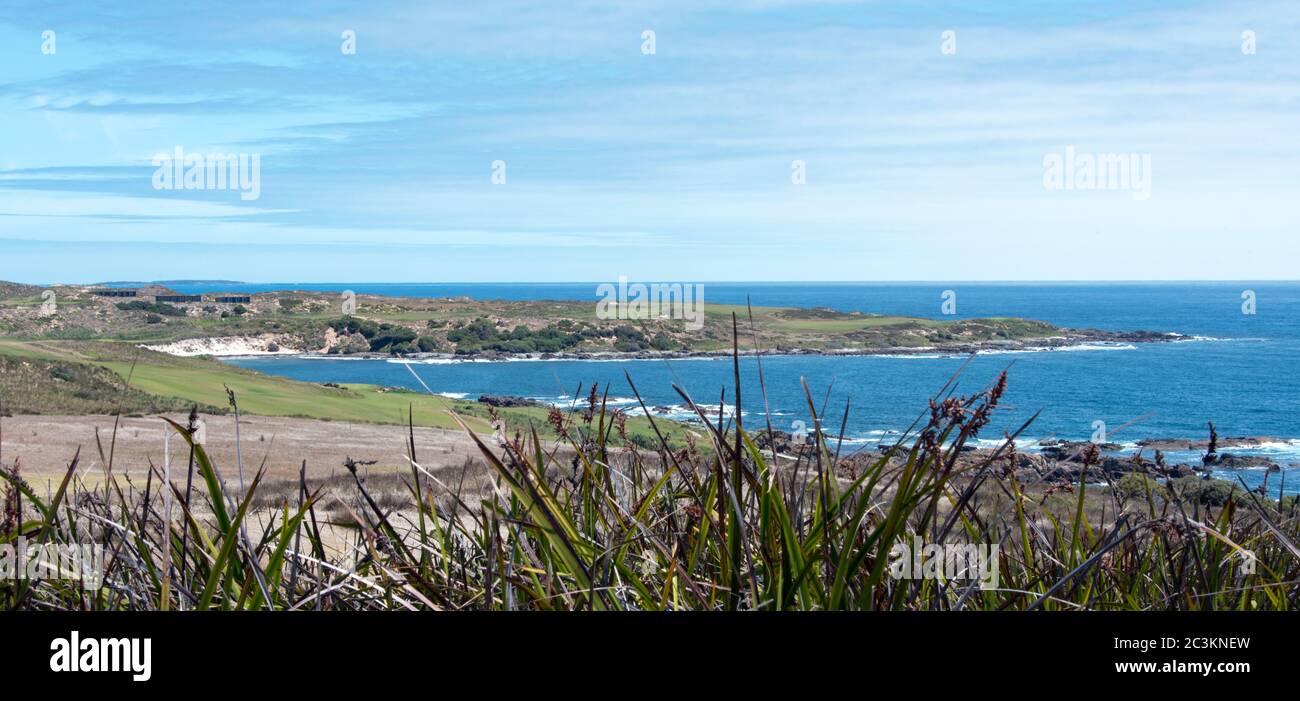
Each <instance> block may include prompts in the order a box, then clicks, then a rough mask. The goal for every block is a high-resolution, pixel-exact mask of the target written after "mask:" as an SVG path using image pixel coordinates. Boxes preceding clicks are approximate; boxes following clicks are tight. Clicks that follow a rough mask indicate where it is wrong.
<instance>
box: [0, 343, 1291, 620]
mask: <svg viewBox="0 0 1300 701" xmlns="http://www.w3.org/2000/svg"><path fill="white" fill-rule="evenodd" d="M734 362H735V364H736V388H735V390H733V391H734V393H735V394H734V397H733V398H732V399H730V401H726V400H725V397H724V400H723V401H720V402H719V404H717V405H714V406H711V407H707V408H706V407H705V406H702V405H700V404H697V403H696V402H695V401H694V400H693V399H692V398H691V397H690V396H688V395H687V393H686V392H685V391H683V390H682V389H681V388H677V391H678V393H679V394H681V396H682V398H683V400H684V401H685V402H686V404H687V405H688V406H689V407H691V408H692V410H693V411H694V412H695V413H696V415H697V417H698V419H699V422H700V424H701V426H702V430H701V433H700V434H699V438H698V439H697V440H695V441H694V442H692V444H691V445H690V446H689V447H687V448H686V449H679V450H675V451H674V450H673V449H672V448H671V447H669V444H668V442H667V441H665V440H663V436H662V433H661V432H660V426H659V425H657V424H656V425H655V429H654V430H655V432H656V434H659V435H660V439H661V445H660V447H659V449H658V450H646V449H643V448H639V447H637V446H636V445H635V444H634V443H631V442H625V445H622V446H618V447H616V446H614V445H613V444H612V443H613V441H611V440H610V438H611V436H613V435H616V434H618V433H620V432H621V431H622V429H623V424H622V421H623V415H622V414H620V413H619V412H611V411H609V410H607V408H606V405H605V398H604V396H601V395H600V394H598V393H597V390H596V388H595V387H594V386H593V387H592V388H590V394H589V396H588V398H587V401H586V402H585V405H583V406H581V408H573V409H571V410H570V411H568V412H562V411H560V410H555V411H553V412H552V413H551V416H550V419H549V421H550V423H551V424H552V426H553V428H554V429H555V430H556V432H557V433H558V434H559V435H560V437H561V439H560V441H558V442H555V443H547V442H544V441H542V440H541V439H540V438H539V437H538V433H537V431H536V430H533V431H530V432H528V433H523V432H520V433H516V434H515V435H513V436H504V435H497V436H494V437H492V438H484V437H481V436H478V435H476V434H473V433H472V432H471V433H470V435H471V437H472V438H473V440H474V441H475V442H476V443H477V445H478V447H479V449H480V451H481V453H482V459H483V461H484V462H485V463H486V466H487V468H488V474H489V475H490V479H489V480H487V484H485V485H483V488H482V489H480V488H479V486H477V485H469V486H466V485H465V484H464V483H463V479H464V476H463V475H453V474H448V473H447V471H443V473H442V474H440V475H436V474H433V473H431V472H429V471H427V470H425V469H424V468H423V467H422V466H421V465H420V458H419V455H418V454H417V451H416V445H415V439H414V433H413V431H412V432H410V433H408V435H406V436H402V440H403V441H404V442H406V443H407V448H406V450H407V455H408V458H409V463H410V465H409V470H407V471H404V473H403V474H402V485H403V487H404V489H405V490H406V491H407V492H408V493H409V496H410V499H409V500H408V501H407V502H405V504H404V505H402V504H394V502H393V500H391V499H384V498H376V495H375V494H374V493H372V490H371V488H370V487H369V486H368V484H369V485H371V486H373V484H374V482H373V481H370V480H367V479H366V474H365V473H366V469H365V463H362V462H358V461H355V460H353V459H351V458H348V459H347V460H346V461H344V463H343V464H344V466H345V467H346V468H347V470H348V473H349V477H350V484H349V485H348V488H349V490H350V491H351V494H347V495H339V494H338V493H337V492H338V488H337V486H335V487H334V488H333V489H334V490H335V491H334V492H332V493H327V492H326V491H325V487H320V486H318V487H316V488H312V487H311V486H310V484H311V481H310V480H308V479H307V476H306V472H307V470H306V468H307V466H306V465H305V464H304V465H303V470H302V472H301V473H300V479H299V483H298V485H297V488H296V489H294V490H292V491H290V492H289V493H288V494H283V495H280V496H279V498H278V503H277V504H276V506H274V507H272V508H267V507H266V506H265V498H261V499H259V496H258V495H259V489H261V488H263V486H264V478H265V471H264V470H257V471H254V472H252V477H251V479H250V480H249V481H248V484H247V488H246V489H242V490H240V489H232V488H231V486H230V485H228V484H227V482H226V481H225V480H224V479H223V477H222V475H221V473H220V471H219V470H218V466H217V465H215V464H213V462H212V461H211V460H210V459H209V457H208V455H207V454H206V452H205V451H204V449H203V447H202V446H201V445H199V444H197V443H195V442H194V441H193V434H194V431H193V423H192V422H191V425H190V426H184V425H181V424H178V423H173V424H172V425H173V428H174V430H175V432H176V434H177V436H179V437H180V439H181V442H183V450H181V451H178V453H177V454H176V457H177V458H184V459H183V460H180V459H177V460H175V461H172V460H170V459H169V460H168V461H167V463H166V464H165V465H164V466H162V468H158V467H154V466H151V468H150V471H149V473H148V479H147V482H146V484H145V485H144V486H143V489H142V490H141V489H140V487H139V485H134V486H133V488H132V489H130V490H128V491H125V492H124V489H123V483H122V482H123V480H122V479H121V478H120V477H119V476H117V475H114V474H113V473H112V468H111V465H112V444H111V443H110V445H109V446H108V448H107V452H105V448H104V447H103V446H99V450H100V458H101V464H103V465H106V466H108V467H107V468H105V479H104V481H103V483H102V487H97V488H89V487H87V486H85V485H84V483H82V482H81V480H80V477H79V470H78V464H79V459H73V460H72V462H71V464H70V465H69V467H68V471H67V475H66V477H65V478H64V479H63V481H62V484H61V485H60V486H59V488H58V490H57V492H55V493H54V494H53V495H52V496H49V497H48V498H40V497H39V495H37V494H36V493H34V491H33V490H32V489H30V488H29V487H28V486H27V485H26V484H25V483H24V482H23V481H22V479H21V477H20V476H19V475H18V474H17V470H16V469H13V470H10V471H9V472H8V473H7V474H6V477H7V481H8V482H9V490H8V494H9V497H8V501H7V502H6V504H7V505H8V506H9V513H10V518H9V523H7V524H6V525H5V526H4V527H5V530H4V532H3V534H0V542H12V541H14V540H15V538H16V537H17V536H19V535H22V536H24V537H26V538H27V539H30V540H32V541H34V542H37V543H85V542H98V543H102V544H103V545H104V546H105V548H106V549H107V551H108V560H109V562H108V568H107V573H106V580H105V583H104V585H103V586H102V587H100V588H98V589H95V590H92V591H86V590H84V589H82V588H81V587H80V586H79V584H78V583H77V582H74V581H57V580H41V581H35V582H33V581H11V582H0V604H3V606H4V607H5V608H20V609H93V610H101V609H128V610H152V609H173V610H175V609H186V610H190V609H241V610H257V609H276V610H284V609H299V610H301V609H307V610H322V609H324V610H339V609H375V610H381V609H382V610H388V609H506V610H518V609H560V610H701V609H702V610H738V609H758V610H815V609H832V610H833V609H868V610H959V609H966V610H1030V609H1048V610H1074V609H1101V610H1106V609H1246V610H1252V609H1257V610H1279V609H1294V608H1296V605H1297V601H1298V600H1300V597H1298V594H1297V587H1298V585H1300V571H1298V569H1297V562H1300V557H1298V556H1300V551H1297V547H1296V541H1297V540H1298V539H1300V525H1298V524H1300V518H1298V517H1297V513H1296V511H1295V505H1294V500H1292V503H1291V504H1290V505H1289V506H1286V507H1282V506H1279V504H1278V502H1275V501H1269V500H1265V499H1257V498H1255V497H1254V495H1251V494H1246V493H1242V494H1236V495H1234V497H1233V498H1229V499H1228V501H1227V503H1226V504H1225V505H1223V506H1222V507H1218V508H1215V507H1206V506H1202V505H1200V504H1199V503H1195V502H1194V501H1193V502H1190V503H1189V502H1188V501H1187V500H1184V499H1180V498H1179V495H1177V494H1175V493H1172V492H1171V490H1172V489H1173V487H1172V486H1162V485H1160V484H1159V483H1156V482H1154V481H1153V482H1150V483H1146V482H1144V484H1148V487H1147V488H1146V489H1145V492H1144V493H1142V494H1139V495H1138V496H1137V497H1132V496H1131V495H1128V496H1125V495H1122V494H1121V493H1120V491H1119V490H1117V489H1114V488H1113V487H1112V486H1110V485H1106V486H1097V485H1089V484H1087V483H1086V482H1085V481H1084V480H1083V479H1082V478H1081V479H1080V481H1079V482H1078V483H1075V484H1063V485H1056V486H1053V487H1051V488H1050V489H1047V490H1045V491H1044V490H1041V489H1040V490H1038V491H1037V492H1033V491H1032V490H1028V489H1027V488H1026V485H1022V484H1020V482H1019V481H1018V480H1017V478H1016V476H1015V475H1016V473H1015V470H1014V469H1009V468H1010V466H1013V465H1015V464H1016V456H1015V452H1014V442H1013V439H1014V438H1015V435H1018V433H1017V434H1013V435H1011V436H1007V440H1006V441H1005V442H1004V444H1003V447H1002V448H1001V449H999V450H997V451H993V452H992V454H990V455H988V456H986V457H985V458H982V459H980V460H977V461H974V462H971V461H962V460H959V459H958V458H959V455H960V454H961V453H962V451H963V448H964V447H965V446H967V445H968V444H971V443H972V441H973V440H974V439H975V438H976V437H977V436H978V435H979V434H980V431H981V430H982V429H984V428H985V426H986V425H987V423H988V422H989V419H990V416H991V415H992V412H993V411H994V410H995V409H996V407H997V404H998V402H999V400H1000V398H1001V396H1002V394H1003V391H1004V390H1005V387H1006V381H1007V378H1006V374H1005V373H1004V374H1003V375H1002V376H1001V377H1000V378H999V380H998V382H997V383H996V384H994V385H993V386H991V387H989V388H987V389H986V390H984V391H982V392H978V393H976V394H974V395H972V396H967V397H958V396H955V395H954V393H953V387H954V383H953V382H951V381H950V382H949V384H948V386H945V387H944V388H943V389H942V390H940V392H939V393H938V395H937V396H936V397H935V398H934V399H933V400H932V401H931V406H930V408H929V411H928V412H926V413H923V414H922V415H921V416H920V418H918V420H917V422H916V424H915V425H914V426H913V427H912V428H911V429H910V430H909V431H908V432H907V433H906V435H905V436H904V437H903V438H902V439H900V440H899V442H898V443H897V444H896V445H894V446H893V447H892V448H891V449H890V450H888V451H887V452H885V453H883V454H880V455H872V456H870V457H869V458H867V457H864V456H862V455H858V456H854V457H853V458H852V459H849V458H847V457H845V456H842V455H841V442H840V441H839V440H838V438H837V437H835V436H834V435H832V434H831V433H830V432H826V431H823V430H822V429H821V427H822V424H823V418H822V417H821V416H819V412H818V409H817V407H816V404H815V402H814V401H813V400H812V397H811V394H810V393H808V392H807V391H806V388H805V394H806V396H808V410H809V412H810V413H811V414H812V415H813V417H814V427H815V430H814V432H813V437H814V439H815V445H814V448H813V449H811V450H807V451H804V452H803V453H801V454H800V455H798V456H779V455H776V454H775V453H774V452H772V451H765V450H763V449H760V447H759V446H758V444H757V443H756V441H755V439H754V436H755V433H751V430H750V427H746V426H744V425H743V424H742V421H741V416H742V415H741V412H740V407H741V404H742V402H741V397H740V396H739V394H740V393H739V361H738V358H737V359H736V360H735V361H734ZM760 376H761V366H760ZM628 382H629V384H631V382H632V380H631V378H630V377H628ZM633 391H634V392H635V391H636V389H635V386H634V385H633ZM764 391H765V389H764ZM637 396H638V398H639V396H640V395H639V393H638V394H637ZM232 401H233V397H232ZM642 408H643V409H644V408H645V406H644V403H643V404H642ZM646 414H647V416H649V415H650V413H649V412H646ZM652 422H653V418H652ZM1025 425H1026V426H1027V425H1028V423H1026V424H1025ZM766 428H767V429H768V430H769V432H770V426H768V427H766ZM1024 428H1025V427H1024V426H1022V427H1021V429H1020V430H1021V431H1023V430H1024ZM466 430H467V431H468V429H466ZM181 442H178V444H180V443H181ZM1095 459H1096V456H1095V454H1092V455H1086V456H1085V461H1094V460H1095ZM236 467H237V468H238V469H239V470H240V471H241V472H242V469H243V466H242V464H241V465H239V466H236ZM229 470H230V468H229V466H228V471H229ZM1085 472H1086V470H1083V471H1081V474H1083V473H1085ZM1063 494H1064V495H1066V496H1065V497H1062V495H1063ZM340 496H342V497H343V498H340ZM1061 498H1069V499H1072V502H1071V503H1072V508H1070V509H1067V513H1066V515H1065V516H1064V517H1062V516H1060V515H1058V514H1057V513H1056V512H1053V511H1052V510H1050V509H1046V508H1042V507H1043V505H1044V503H1045V502H1046V500H1048V499H1058V500H1059V499H1061ZM327 501H329V504H328V505H327V504H326V503H325V502H327ZM1097 501H1100V502H1101V504H1102V509H1103V511H1105V512H1107V513H1109V514H1110V515H1109V516H1104V517H1102V518H1099V519H1095V520H1090V518H1089V516H1088V513H1089V511H1090V509H1089V508H1086V507H1087V506H1088V505H1089V504H1091V506H1092V507H1093V508H1092V510H1094V511H1095V508H1096V502H1097ZM381 502H382V503H381ZM254 504H260V505H259V506H251V505H254ZM327 506H328V508H327ZM15 508H16V509H17V511H16V513H17V514H18V515H15V511H14V509H15ZM340 511H343V512H346V513H347V516H348V518H346V519H342V520H341V522H340V520H339V519H337V518H335V516H334V515H332V514H337V513H339V512H340ZM22 514H30V515H31V518H27V517H26V516H22ZM24 519H25V520H24ZM1094 521H1095V522H1094ZM344 526H346V527H344ZM340 531H341V532H342V533H343V534H344V535H343V536H341V537H334V538H331V537H330V535H329V534H330V533H338V532H340ZM900 542H902V543H908V544H912V543H915V542H921V543H927V544H954V545H963V544H973V545H997V546H999V547H998V550H997V564H998V572H999V582H998V585H997V587H996V588H992V589H983V588H980V586H979V582H978V581H975V580H971V579H961V578H948V579H946V578H943V577H940V578H932V579H899V578H895V577H893V576H892V575H891V567H890V564H891V562H893V561H894V559H895V558H894V557H893V556H891V551H892V549H893V548H894V546H895V545H896V544H898V543H900ZM1247 553H1249V554H1247ZM1252 565H1253V566H1252Z"/></svg>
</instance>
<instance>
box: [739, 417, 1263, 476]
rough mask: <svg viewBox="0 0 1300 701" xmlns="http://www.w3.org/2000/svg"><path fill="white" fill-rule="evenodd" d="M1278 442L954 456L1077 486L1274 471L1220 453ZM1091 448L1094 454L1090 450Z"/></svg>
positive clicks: (783, 443)
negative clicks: (1173, 458) (1169, 455)
mask: <svg viewBox="0 0 1300 701" xmlns="http://www.w3.org/2000/svg"><path fill="white" fill-rule="evenodd" d="M771 435H772V436H773V439H769V438H768V432H767V430H766V429H763V430H760V431H758V432H757V433H756V434H755V438H754V442H755V444H756V445H757V446H758V447H759V449H760V450H765V451H768V450H772V449H773V448H775V450H776V452H777V453H778V454H780V455H784V456H788V457H794V458H797V457H799V456H801V455H804V454H808V453H810V452H811V451H813V450H815V448H814V443H813V438H812V436H803V437H801V438H796V437H794V436H792V435H791V434H789V433H786V432H784V431H780V430H774V431H772V434H771ZM1278 442H1282V439H1278V438H1269V437H1264V436H1247V437H1233V438H1220V439H1219V442H1218V447H1219V448H1220V451H1219V452H1215V453H1207V454H1206V455H1205V457H1203V458H1202V459H1201V461H1200V462H1198V463H1189V462H1180V463H1172V464H1171V463H1170V462H1169V461H1168V460H1167V459H1166V456H1165V455H1164V450H1162V449H1160V448H1156V447H1153V446H1167V447H1169V449H1171V450H1180V451H1181V450H1188V449H1190V450H1197V449H1198V448H1197V446H1199V449H1200V450H1204V449H1205V447H1206V446H1207V445H1208V441H1197V440H1183V439H1151V440H1146V441H1138V445H1139V446H1140V447H1141V448H1142V450H1140V451H1139V452H1138V453H1136V454H1123V453H1121V452H1120V451H1121V449H1122V448H1121V446H1120V445H1118V444H1115V443H1101V444H1093V443H1090V442H1088V441H1066V440H1052V439H1049V440H1044V441H1040V442H1039V443H1038V445H1037V448H1036V449H1034V450H1025V449H1018V450H1015V451H1007V450H1002V451H998V450H997V449H993V448H976V447H973V446H966V447H965V448H963V450H962V451H961V453H960V454H959V455H958V457H957V465H958V467H971V466H976V465H980V464H983V463H984V462H985V461H987V460H989V459H990V458H992V457H994V456H995V455H997V461H1000V462H1002V463H1003V465H1004V468H1003V469H1004V470H1005V471H1012V468H1011V464H1010V463H1011V462H1012V460H1013V457H1012V456H1013V455H1014V463H1015V465H1014V469H1013V471H1014V473H1015V476H1016V478H1017V479H1018V480H1019V481H1020V482H1022V483H1027V484H1028V483H1036V482H1046V483H1072V484H1073V483H1077V482H1078V481H1079V480H1080V478H1082V479H1084V481H1086V482H1090V483H1104V482H1111V481H1115V480H1117V479H1120V478H1122V477H1123V476H1125V475H1128V474H1141V475H1146V476H1149V477H1152V478H1157V479H1179V478H1184V477H1193V476H1200V477H1207V478H1208V477H1209V475H1210V473H1211V472H1213V471H1216V470H1245V469H1249V470H1260V469H1262V470H1267V471H1268V472H1280V471H1281V470H1282V469H1283V468H1282V465H1279V464H1278V463H1277V462H1275V461H1273V460H1270V459H1269V458H1268V457H1266V456H1260V455H1243V454H1239V453H1232V452H1226V451H1225V450H1223V449H1225V448H1236V449H1247V450H1248V449H1250V448H1252V447H1258V446H1260V445H1263V444H1265V443H1278ZM891 447H892V444H889V443H881V444H880V445H878V446H877V447H876V448H875V450H869V449H868V450H861V451H858V452H856V453H853V454H852V455H849V456H847V457H846V458H845V460H846V461H847V462H848V463H849V464H850V465H852V464H854V463H858V462H862V461H872V460H876V459H878V458H879V456H881V455H883V454H885V453H888V452H889V450H890V448H891ZM1094 447H1095V451H1093V450H1091V449H1092V448H1094Z"/></svg>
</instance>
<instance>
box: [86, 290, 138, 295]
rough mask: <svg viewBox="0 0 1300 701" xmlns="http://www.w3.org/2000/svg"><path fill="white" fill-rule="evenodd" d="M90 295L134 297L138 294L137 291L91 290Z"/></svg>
mask: <svg viewBox="0 0 1300 701" xmlns="http://www.w3.org/2000/svg"><path fill="white" fill-rule="evenodd" d="M90 293H91V294H93V295H95V296H96V297H135V296H137V295H138V294H139V291H138V290H117V289H113V290H91V291H90Z"/></svg>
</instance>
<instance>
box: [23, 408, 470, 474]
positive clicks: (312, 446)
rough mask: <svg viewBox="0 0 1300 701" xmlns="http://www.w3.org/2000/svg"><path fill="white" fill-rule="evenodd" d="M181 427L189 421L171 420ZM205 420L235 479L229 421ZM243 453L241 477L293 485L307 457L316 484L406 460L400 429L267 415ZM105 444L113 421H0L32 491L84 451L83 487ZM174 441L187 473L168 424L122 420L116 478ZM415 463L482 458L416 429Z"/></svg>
mask: <svg viewBox="0 0 1300 701" xmlns="http://www.w3.org/2000/svg"><path fill="white" fill-rule="evenodd" d="M169 418H171V419H172V420H174V421H176V422H178V423H181V424H184V423H185V421H186V417H185V416H182V415H179V414H178V415H174V416H170V417H169ZM201 418H202V419H203V421H204V422H205V433H206V443H205V447H206V448H207V450H208V453H209V454H210V455H211V456H212V458H213V460H214V461H215V462H216V464H217V468H218V469H219V470H220V471H221V473H222V476H223V477H224V478H225V479H226V480H227V481H233V480H234V479H236V476H237V474H238V465H237V463H236V456H235V419H234V416H206V415H205V416H202V417H201ZM239 430H240V434H241V447H242V451H243V460H244V474H245V476H246V478H249V479H251V477H252V475H253V474H254V473H255V472H256V471H257V468H258V466H259V465H261V464H262V462H263V460H265V462H266V466H267V469H268V476H267V477H268V479H271V480H280V479H288V480H296V479H297V477H298V469H299V467H300V466H301V464H302V461H303V460H304V459H305V460H306V461H307V474H308V476H309V477H314V478H327V477H330V476H331V475H336V474H342V473H344V470H343V461H344V459H345V458H348V457H351V458H353V459H354V460H357V461H363V460H366V461H368V460H376V461H378V463H377V464H376V465H374V466H373V467H370V468H369V469H370V470H371V471H383V470H389V469H401V470H409V469H410V464H409V463H408V462H407V461H406V458H405V455H406V443H407V437H408V436H407V430H406V428H405V427H402V426H376V425H371V424H350V423H343V422H337V421H315V420H311V419H289V418H279V417H266V416H244V417H242V418H241V419H240V426H239ZM97 432H98V436H99V442H100V443H101V444H102V445H103V452H104V455H108V453H109V445H110V442H111V441H112V437H113V417H112V416H30V415H19V416H13V417H5V418H0V461H3V462H4V463H5V464H9V463H12V462H13V461H14V459H15V458H17V459H20V460H21V462H22V474H23V476H24V477H25V478H26V479H27V480H28V481H29V482H30V483H31V484H32V485H33V487H38V486H42V485H43V484H44V482H45V479H46V478H48V479H53V480H54V481H55V484H56V486H57V482H58V479H59V478H60V477H62V475H63V473H64V472H65V471H66V470H67V467H68V463H69V462H70V461H71V460H72V457H73V455H75V454H76V452H77V448H78V447H80V448H81V463H80V465H81V471H82V474H83V475H84V478H85V479H86V480H88V481H95V480H96V477H97V475H96V473H98V475H102V473H103V461H102V460H101V459H100V450H99V447H98V445H97V443H96V433H97ZM168 435H171V436H172V438H171V454H172V465H173V468H175V467H176V466H178V465H179V466H180V469H184V466H185V463H186V460H187V458H188V455H189V453H188V448H186V447H185V442H184V441H183V440H182V439H181V437H180V436H179V435H176V433H175V431H174V429H172V428H171V426H169V425H167V424H166V423H164V422H163V421H162V420H161V419H158V418H156V417H150V418H125V417H124V418H123V419H122V421H121V424H120V425H119V426H118V430H117V442H116V447H115V448H114V455H113V472H114V474H117V475H119V476H120V475H124V474H125V475H129V476H130V477H131V479H132V480H133V481H134V480H137V479H139V480H143V479H144V478H145V475H146V473H147V470H148V469H149V462H150V461H152V462H153V464H154V465H155V466H156V467H157V468H158V469H159V470H161V469H162V465H163V442H164V439H165V437H166V436H168ZM415 448H416V458H417V459H418V460H419V462H420V464H421V465H422V466H423V467H424V468H425V469H428V470H430V471H431V472H433V473H434V474H435V475H436V474H438V473H439V471H442V470H446V469H448V468H454V469H455V470H456V472H457V474H459V471H460V468H461V466H462V465H464V463H465V460H466V458H472V459H474V460H475V462H479V461H480V459H481V456H480V453H479V451H478V448H477V447H476V446H475V445H474V444H473V442H472V441H471V440H470V438H469V437H468V436H466V435H465V434H464V433H463V432H460V431H452V430H447V429H440V428H420V427H417V428H416V429H415Z"/></svg>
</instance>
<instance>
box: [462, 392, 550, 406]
mask: <svg viewBox="0 0 1300 701" xmlns="http://www.w3.org/2000/svg"><path fill="white" fill-rule="evenodd" d="M478 401H479V403H480V404H486V405H488V406H495V407H503V408H510V407H528V406H541V405H542V403H541V402H539V401H537V400H536V399H527V398H525V397H506V396H499V395H495V394H485V395H483V396H481V397H479V398H478Z"/></svg>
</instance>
